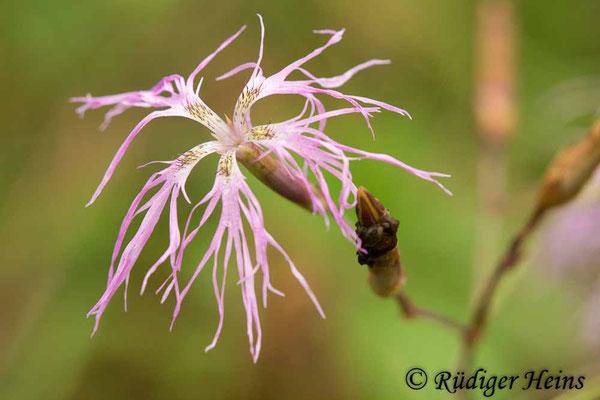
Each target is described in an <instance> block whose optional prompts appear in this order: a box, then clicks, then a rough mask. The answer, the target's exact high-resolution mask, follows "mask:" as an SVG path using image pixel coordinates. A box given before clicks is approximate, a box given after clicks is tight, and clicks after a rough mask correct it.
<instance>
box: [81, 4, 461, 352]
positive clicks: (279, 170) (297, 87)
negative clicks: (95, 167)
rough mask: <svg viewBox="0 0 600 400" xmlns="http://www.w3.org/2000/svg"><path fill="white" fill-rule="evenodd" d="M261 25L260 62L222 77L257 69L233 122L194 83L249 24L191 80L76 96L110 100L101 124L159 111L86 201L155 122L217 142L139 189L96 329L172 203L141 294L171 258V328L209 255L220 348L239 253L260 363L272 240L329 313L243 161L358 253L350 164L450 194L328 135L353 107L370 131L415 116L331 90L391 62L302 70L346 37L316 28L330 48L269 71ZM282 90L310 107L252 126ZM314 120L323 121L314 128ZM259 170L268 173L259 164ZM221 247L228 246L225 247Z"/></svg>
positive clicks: (89, 105)
mask: <svg viewBox="0 0 600 400" xmlns="http://www.w3.org/2000/svg"><path fill="white" fill-rule="evenodd" d="M259 18H260V16H259ZM260 23H261V28H262V29H261V45H260V51H259V57H258V61H257V62H256V63H246V64H242V65H240V66H239V67H237V68H235V69H233V70H232V71H230V72H228V73H226V74H224V75H222V76H221V77H219V78H218V79H223V78H226V77H228V76H231V75H233V74H235V73H238V72H240V71H242V70H244V69H250V68H252V74H251V76H250V78H249V80H248V83H247V84H246V86H245V87H244V89H243V90H242V93H241V95H240V97H239V98H238V100H237V102H236V105H235V109H234V112H233V121H224V120H223V119H221V117H219V116H218V115H217V114H216V113H215V112H214V111H212V110H211V109H210V108H209V107H208V106H207V105H206V103H205V102H204V101H203V100H202V99H201V98H200V97H199V91H200V86H201V84H202V79H200V81H199V82H198V84H197V85H196V87H194V84H195V82H194V81H195V80H196V77H197V75H198V74H199V73H200V71H202V69H203V68H204V67H205V66H206V65H207V64H208V63H209V62H210V61H211V60H212V59H213V58H214V57H215V56H216V54H217V53H219V52H220V51H221V50H222V49H224V48H225V47H226V46H227V45H229V44H230V43H231V42H232V41H233V40H234V39H235V38H237V36H239V35H240V33H241V32H242V31H243V30H244V29H245V27H242V28H241V29H240V30H239V31H238V32H236V33H235V34H234V35H233V36H231V37H230V38H228V39H227V40H226V41H225V42H223V43H222V44H221V45H220V46H219V47H218V48H217V50H215V51H214V52H213V53H212V54H210V55H209V56H208V57H207V58H205V59H204V60H203V61H202V62H201V63H200V64H199V65H198V67H196V69H195V70H194V71H193V72H192V73H191V74H190V76H189V77H188V78H187V79H184V78H183V77H182V76H180V75H170V76H167V77H165V78H163V79H162V80H161V81H160V82H159V83H158V84H156V85H155V86H154V87H152V88H151V89H150V90H145V91H137V92H128V93H123V94H118V95H111V96H101V97H93V96H91V95H87V96H85V97H77V98H73V99H71V101H74V102H81V103H83V105H82V106H81V107H79V108H78V110H77V111H78V113H80V114H81V115H83V113H84V112H85V111H86V110H88V109H95V108H99V107H103V106H107V105H111V106H113V108H112V109H111V110H109V111H108V112H107V114H106V117H105V120H104V123H103V124H102V128H105V127H106V126H107V125H108V124H109V123H110V120H111V119H112V117H114V116H115V115H118V114H120V113H122V112H123V111H125V110H127V109H128V108H130V107H144V108H151V109H155V111H152V112H151V113H150V114H148V115H147V116H146V117H145V118H144V119H142V121H140V122H139V123H138V124H137V126H136V127H135V128H134V129H133V130H132V131H131V133H130V134H129V136H128V137H127V139H126V140H125V142H124V143H123V144H122V145H121V147H120V148H119V150H118V151H117V153H116V155H115V156H114V158H113V160H112V161H111V163H110V165H109V167H108V170H107V171H106V173H105V175H104V177H103V179H102V181H101V183H100V185H99V187H98V189H97V190H96V192H95V193H94V195H93V196H92V199H91V200H90V202H89V203H88V205H89V204H91V203H93V202H94V201H95V200H96V198H97V197H98V195H99V194H100V192H101V191H102V190H103V188H104V186H105V185H106V183H107V182H108V181H109V179H110V178H111V176H112V174H113V172H114V170H115V169H116V167H117V165H118V163H119V162H120V161H121V159H122V157H123V155H124V154H125V152H126V151H127V148H128V147H129V145H130V144H131V142H132V141H133V139H134V138H135V136H137V135H138V133H139V132H140V131H141V129H142V128H143V127H144V126H145V125H146V124H147V123H148V122H150V121H151V120H153V119H155V118H159V117H166V116H180V117H186V118H190V119H193V120H195V121H197V122H199V123H200V124H202V125H204V126H205V127H206V128H207V129H208V130H209V131H210V133H211V135H212V136H213V137H214V138H215V139H216V140H215V141H209V142H206V143H203V144H200V145H198V146H196V147H194V148H193V149H191V150H189V151H187V152H185V153H183V154H182V155H181V156H179V157H177V158H176V159H175V160H173V161H170V162H163V163H166V164H167V165H168V166H167V167H166V168H165V169H163V170H162V171H159V172H156V173H154V174H153V175H152V176H151V177H150V179H149V180H148V182H147V183H146V184H145V185H144V187H143V188H142V190H141V192H140V193H139V194H138V195H137V196H136V197H135V199H134V201H133V203H132V205H131V206H130V208H129V211H128V212H127V214H126V216H125V218H124V220H123V223H122V225H121V228H120V230H119V234H118V237H117V242H116V244H115V248H114V251H113V255H112V259H111V264H110V269H109V276H108V283H107V286H106V290H105V292H104V294H103V295H102V297H101V298H100V300H99V301H98V303H97V304H96V305H95V306H94V307H93V308H92V310H91V311H90V313H89V314H88V315H92V314H93V315H95V318H96V321H95V326H94V332H95V331H96V330H97V328H98V323H99V320H100V318H101V316H102V313H103V312H104V310H105V308H106V306H107V305H108V303H109V301H110V299H111V298H112V296H113V295H114V293H115V292H116V290H117V289H118V288H119V287H120V286H121V285H123V284H125V288H127V284H128V280H129V276H130V273H131V269H132V268H133V266H134V264H135V262H136V261H137V259H138V257H139V255H140V252H141V251H142V249H143V247H144V245H145V244H146V242H147V240H148V238H149V237H150V235H151V234H152V231H153V230H154V227H155V226H156V223H157V222H158V219H159V218H160V214H161V213H162V211H163V209H164V208H165V206H166V204H167V201H169V227H170V228H169V231H170V240H169V245H168V247H167V249H166V250H165V252H164V253H163V254H162V256H161V257H160V258H159V260H157V262H156V263H155V264H154V265H152V266H151V267H150V269H149V270H148V272H147V274H146V276H145V278H144V281H143V284H142V288H141V291H142V292H143V291H144V289H145V287H146V285H147V283H148V279H149V278H150V276H151V275H152V274H153V273H154V272H155V271H156V270H157V268H158V267H159V266H160V265H162V264H163V263H164V262H165V261H166V260H167V259H169V262H170V265H171V273H170V275H169V277H168V279H167V280H166V281H165V282H164V283H163V284H162V285H161V286H160V287H159V289H158V290H157V293H158V292H161V291H162V293H163V294H162V300H161V301H165V300H166V299H167V298H168V297H169V295H170V294H173V295H174V297H175V310H174V313H173V319H172V323H171V326H172V325H173V322H174V321H175V319H176V317H177V315H178V313H179V310H180V308H181V304H182V302H183V299H184V298H185V296H186V294H187V293H188V291H189V290H190V288H191V286H192V284H193V282H194V281H195V279H196V277H197V276H198V275H199V273H200V272H201V271H202V270H203V269H204V267H205V266H206V265H207V264H208V263H209V260H211V258H212V269H213V271H212V281H213V286H214V291H215V297H216V300H217V304H218V309H219V324H218V327H217V331H216V334H215V336H214V339H213V341H212V343H211V344H210V345H209V346H208V347H207V348H206V350H209V349H211V348H213V347H214V346H215V344H216V342H217V340H218V338H219V335H220V332H221V329H222V326H223V318H224V304H223V301H224V293H225V281H226V276H227V270H228V266H229V261H230V258H232V257H234V258H235V264H236V265H237V270H238V271H237V272H238V277H239V285H240V288H241V291H242V298H243V303H244V307H245V309H246V318H247V332H248V339H249V342H250V352H251V354H252V357H253V359H254V361H256V360H257V358H258V355H259V352H260V346H261V328H260V321H259V315H258V301H257V298H256V288H255V276H256V274H257V273H258V272H260V274H261V275H262V288H261V291H262V301H263V304H264V306H266V304H267V293H268V292H269V291H271V292H273V293H275V294H279V295H283V294H282V293H281V292H279V291H278V290H276V289H275V288H274V287H273V286H272V284H271V281H270V279H269V266H268V260H267V247H268V246H269V245H271V246H273V247H274V248H275V249H277V250H278V251H279V252H280V253H281V254H282V255H283V256H284V258H285V259H286V260H287V262H288V264H289V266H290V269H291V272H292V274H293V275H294V276H295V277H296V279H297V280H298V281H299V282H300V284H301V285H302V286H303V287H304V289H305V290H306V292H307V293H308V296H309V297H310V298H311V300H312V301H313V303H314V304H315V306H316V308H317V310H318V312H319V314H321V316H323V317H324V313H323V310H322V308H321V306H320V305H319V303H318V301H317V299H316V297H315V295H314V294H313V292H312V291H311V289H310V287H309V285H308V283H307V282H306V280H305V279H304V277H303V276H302V275H301V274H300V272H299V271H298V269H297V268H296V266H295V265H294V263H293V262H292V261H291V259H290V258H289V257H288V255H287V254H286V252H285V251H284V250H283V249H282V247H281V246H280V245H279V244H278V243H277V242H276V241H275V239H274V238H273V237H272V236H271V235H270V234H269V233H268V231H267V230H266V229H265V226H264V218H263V212H262V209H261V206H260V204H259V202H258V200H257V199H256V197H255V196H254V194H253V193H252V190H251V189H250V187H249V186H248V185H247V183H246V180H245V178H244V176H243V174H242V172H241V171H240V168H239V165H238V163H239V162H242V163H243V164H245V165H246V166H248V167H249V168H250V170H251V171H253V173H255V174H258V176H259V178H261V180H263V181H264V182H266V183H267V184H268V185H269V186H271V188H272V189H274V190H275V191H277V192H279V193H280V194H282V195H284V196H285V197H287V198H290V199H292V200H294V198H293V195H292V194H290V193H297V192H298V191H300V192H301V193H303V194H304V195H305V196H306V198H307V199H308V203H309V204H310V207H309V208H312V210H313V213H315V214H317V213H318V214H320V215H322V216H323V217H324V218H325V220H326V221H327V218H328V215H331V216H332V217H333V219H334V220H335V222H336V223H337V225H338V226H339V227H340V230H341V232H342V234H343V235H344V236H345V237H346V238H347V239H348V240H350V241H351V242H352V243H353V244H354V245H355V246H356V247H357V248H359V249H361V247H360V241H359V239H358V238H357V236H356V234H355V232H354V231H353V229H352V228H351V226H350V225H349V224H348V223H347V222H346V221H345V219H344V213H345V210H348V209H350V208H353V207H354V206H355V203H356V200H355V197H356V193H357V187H356V185H355V184H354V183H353V181H352V175H351V173H350V168H349V164H350V161H353V160H361V159H373V160H379V161H383V162H386V163H389V164H392V165H396V166H398V167H400V168H402V169H405V170H407V171H409V172H410V173H412V174H414V175H417V176H419V177H420V178H423V179H425V180H428V181H431V182H433V183H435V184H437V185H439V186H440V187H441V188H442V189H443V190H445V191H446V192H448V191H447V189H445V188H444V187H443V186H442V185H441V184H440V183H439V182H438V181H437V180H436V178H438V177H445V176H448V175H444V174H439V173H431V172H426V171H421V170H418V169H415V168H412V167H410V166H408V165H406V164H404V163H402V162H401V161H399V160H397V159H395V158H393V157H391V156H388V155H385V154H375V153H369V152H366V151H362V150H359V149H355V148H352V147H348V146H345V145H342V144H340V143H338V142H336V141H334V140H333V139H331V138H329V137H328V136H327V135H326V134H325V133H324V132H323V130H324V127H325V123H326V121H327V119H329V118H333V117H337V116H341V115H344V114H349V113H360V114H362V115H363V116H364V118H365V120H366V122H367V124H368V126H369V128H370V121H369V120H370V118H371V116H372V114H373V113H375V112H378V111H380V108H384V109H386V110H390V111H393V112H396V113H399V114H402V115H406V116H408V113H407V112H406V111H404V110H401V109H399V108H397V107H394V106H391V105H389V104H386V103H383V102H380V101H377V100H373V99H369V98H366V97H361V96H354V95H347V94H343V93H341V92H339V91H336V90H334V88H337V87H339V86H341V85H343V84H344V83H345V82H346V81H348V80H349V79H350V78H351V77H352V76H353V75H354V74H355V73H356V72H358V71H360V70H362V69H365V68H368V67H370V66H373V65H379V64H387V63H389V61H387V60H371V61H367V62H365V63H363V64H360V65H358V66H356V67H354V68H351V69H350V70H348V71H347V72H345V73H344V74H342V75H339V76H335V77H331V78H317V77H315V76H313V75H312V74H311V73H310V72H308V71H307V70H305V69H304V68H303V67H302V66H303V64H304V63H306V62H307V61H308V60H310V59H312V58H314V57H316V56H317V55H319V54H321V53H322V52H323V51H324V50H325V49H326V48H327V47H329V46H331V45H333V44H335V43H337V42H339V41H340V40H341V39H342V35H343V33H344V31H343V30H341V31H331V30H324V31H316V33H319V34H323V35H327V36H329V39H328V41H327V43H326V44H325V45H323V46H321V47H319V48H317V49H315V50H314V51H312V52H311V53H309V54H308V55H307V56H305V57H303V58H301V59H299V60H298V61H295V62H294V63H292V64H290V65H288V66H287V67H285V68H284V69H282V70H281V71H279V72H278V73H276V74H274V75H271V76H269V77H264V75H263V72H262V69H261V68H260V62H261V59H262V55H263V39H264V26H263V24H262V18H260ZM293 71H300V72H301V73H302V74H304V75H305V76H306V79H303V80H289V79H288V77H289V75H290V73H291V72H293ZM277 94H295V95H299V96H303V97H304V98H305V99H306V103H305V106H304V109H303V110H302V112H301V113H300V115H298V116H297V117H295V118H293V119H291V120H288V121H284V122H279V123H273V124H268V125H258V126H253V125H252V121H251V116H250V111H251V108H252V105H253V104H254V103H256V102H257V101H258V100H260V99H262V98H264V97H267V96H271V95H277ZM317 95H327V96H331V97H333V98H337V99H341V100H344V101H346V102H347V103H348V104H349V105H350V107H349V108H342V109H336V110H332V111H327V110H326V109H325V107H324V105H323V103H322V102H321V101H320V100H319V99H318V98H317ZM315 124H317V125H318V126H317V127H313V125H315ZM257 152H258V153H257ZM211 153H218V154H220V159H219V163H218V166H217V170H216V178H215V183H214V186H213V188H212V190H211V191H210V192H209V193H208V194H207V195H206V196H205V197H204V198H203V199H202V200H201V201H200V202H198V203H197V204H196V205H195V206H194V207H193V209H192V211H191V212H190V215H189V216H188V218H187V223H186V225H185V228H184V230H183V234H182V233H181V229H180V226H179V221H178V213H177V200H178V198H179V194H180V193H183V196H184V197H185V199H186V200H187V201H188V202H191V201H190V199H189V198H188V196H187V194H186V192H185V182H186V180H187V177H188V176H189V173H190V171H191V170H192V169H193V168H194V167H195V165H196V164H197V163H198V162H199V161H200V160H201V159H202V158H203V157H205V156H206V155H208V154H211ZM256 154H259V156H256ZM294 155H295V156H298V157H300V158H301V159H303V160H304V163H305V165H304V166H301V165H299V164H298V162H297V161H296V158H295V157H294ZM272 156H275V157H276V163H277V164H276V166H275V170H269V171H267V172H254V170H253V169H252V167H251V165H252V164H255V165H262V164H264V163H265V162H266V160H267V158H268V157H272ZM265 170H266V169H265ZM259 171H261V170H260V169H259ZM309 172H310V175H312V177H313V178H314V180H315V182H314V183H313V182H312V181H311V179H310V178H309ZM260 174H273V175H274V176H276V177H277V179H269V178H271V177H270V176H260ZM326 174H329V175H331V176H333V177H334V178H336V179H338V180H339V181H340V182H341V185H342V187H341V190H340V193H339V195H338V196H337V198H335V196H334V195H333V194H332V193H331V192H330V190H329V186H328V183H327V180H326V178H325V176H326ZM263 178H264V179H263ZM152 190H154V194H152V195H150V194H149V192H151V191H152ZM448 193H449V192H448ZM146 196H150V198H149V199H148V200H146V201H145V202H143V199H144V198H145V197H146ZM219 203H220V204H221V207H220V208H221V214H220V217H219V223H218V226H217V229H216V232H215V234H214V236H213V239H212V241H211V243H210V245H209V248H208V250H207V252H206V253H205V254H204V256H203V257H202V259H201V260H200V262H199V264H198V265H197V267H196V269H195V271H194V272H193V275H192V277H191V279H190V280H189V281H188V282H186V283H184V282H180V279H181V276H180V271H181V269H182V260H183V254H184V251H185V249H186V248H187V246H188V245H189V244H190V242H191V241H192V240H193V239H194V237H195V236H196V234H197V232H198V231H199V229H200V228H201V227H202V226H203V225H204V224H205V222H206V221H207V220H208V218H209V217H210V216H211V215H212V214H213V213H214V211H215V210H216V208H217V205H218V204H219ZM200 208H203V214H202V217H201V219H200V222H199V223H198V225H197V226H195V227H193V226H191V219H192V216H193V214H194V213H195V212H196V210H198V209H200ZM141 213H145V215H144V218H143V220H142V222H141V224H140V226H139V228H138V230H137V232H136V234H135V235H134V237H133V238H132V239H131V240H130V241H129V243H128V244H127V245H126V246H125V248H124V249H123V250H122V251H121V247H122V245H123V241H124V237H125V234H126V232H127V230H128V229H129V227H130V225H131V222H132V220H133V219H134V218H135V216H137V215H138V214H141ZM244 220H245V221H246V222H247V224H248V226H249V227H250V230H251V231H252V238H253V243H254V246H253V247H254V248H253V249H250V246H249V244H248V239H247V236H246V231H245V229H244ZM222 246H223V247H224V249H222V248H221V247H222ZM220 254H222V256H223V259H222V261H219V255H220ZM219 272H220V273H219ZM219 276H221V280H219V278H218V277H219ZM125 290H126V289H125Z"/></svg>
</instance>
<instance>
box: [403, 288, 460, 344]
mask: <svg viewBox="0 0 600 400" xmlns="http://www.w3.org/2000/svg"><path fill="white" fill-rule="evenodd" d="M396 300H398V304H399V305H400V309H401V310H402V313H403V314H404V317H406V318H424V319H429V320H431V321H434V322H437V323H440V324H442V325H444V326H447V327H449V328H451V329H456V330H458V331H459V332H460V333H462V334H464V333H465V332H466V328H467V327H466V326H465V325H464V324H462V323H461V322H459V321H457V320H455V319H453V318H450V317H447V316H445V315H442V314H438V313H437V312H435V311H431V310H427V309H424V308H420V307H418V306H417V305H416V304H415V303H414V302H413V301H412V300H411V299H410V298H409V297H408V295H407V294H406V293H405V292H403V291H401V292H400V293H398V294H397V295H396Z"/></svg>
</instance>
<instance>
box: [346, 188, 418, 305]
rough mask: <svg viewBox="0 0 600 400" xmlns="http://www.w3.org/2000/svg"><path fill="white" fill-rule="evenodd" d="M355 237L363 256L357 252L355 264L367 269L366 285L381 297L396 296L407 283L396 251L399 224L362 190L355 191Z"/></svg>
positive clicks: (379, 203)
mask: <svg viewBox="0 0 600 400" xmlns="http://www.w3.org/2000/svg"><path fill="white" fill-rule="evenodd" d="M356 216H357V218H358V222H357V223H356V233H357V234H358V237H359V238H360V239H361V241H362V247H363V249H364V250H366V253H364V252H362V251H358V252H357V254H358V262H359V263H360V264H361V265H365V264H366V265H367V266H368V267H369V283H370V285H371V288H372V289H373V291H374V292H375V293H376V294H378V295H379V296H382V297H388V296H394V295H396V294H398V292H399V291H400V289H402V286H403V285H404V283H405V281H406V276H405V273H404V268H403V267H402V263H401V260H400V250H399V249H398V239H397V238H396V232H397V231H398V220H396V219H394V218H393V217H391V216H390V214H389V213H388V211H387V209H386V208H385V207H384V206H383V204H381V202H380V201H379V200H377V199H376V198H375V197H374V196H373V195H372V194H371V193H369V191H368V190H367V189H365V188H364V187H362V186H361V187H359V188H358V198H357V205H356Z"/></svg>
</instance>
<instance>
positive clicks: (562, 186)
mask: <svg viewBox="0 0 600 400" xmlns="http://www.w3.org/2000/svg"><path fill="white" fill-rule="evenodd" d="M599 163H600V119H599V120H598V121H596V123H595V124H594V125H593V126H592V128H591V129H590V131H589V132H588V134H587V135H586V136H585V137H584V138H583V139H581V140H580V141H579V142H577V143H575V144H573V145H571V146H569V147H567V148H565V149H564V150H562V151H561V152H560V153H559V154H558V156H556V158H555V159H554V161H552V163H551V164H550V166H549V167H548V168H547V169H546V174H545V176H544V180H543V183H542V187H541V189H540V193H539V196H538V203H537V210H536V211H537V212H538V213H541V212H543V211H545V210H546V209H548V208H550V207H554V206H558V205H561V204H564V203H567V202H568V201H570V200H571V199H573V198H574V197H575V196H576V195H577V194H578V193H579V191H580V190H581V189H582V188H583V186H584V185H585V183H586V182H587V181H588V179H589V178H590V177H591V176H592V173H593V172H594V171H595V170H596V168H597V167H598V164H599Z"/></svg>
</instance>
